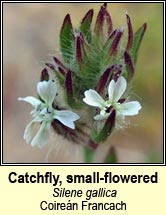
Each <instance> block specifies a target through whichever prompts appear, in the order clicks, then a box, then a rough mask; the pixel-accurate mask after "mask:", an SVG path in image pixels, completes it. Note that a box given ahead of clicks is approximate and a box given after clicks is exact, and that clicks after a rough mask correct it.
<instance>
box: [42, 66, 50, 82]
mask: <svg viewBox="0 0 166 215" xmlns="http://www.w3.org/2000/svg"><path fill="white" fill-rule="evenodd" d="M48 80H49V74H48V71H47V69H46V68H44V69H43V70H42V71H41V76H40V81H48Z"/></svg>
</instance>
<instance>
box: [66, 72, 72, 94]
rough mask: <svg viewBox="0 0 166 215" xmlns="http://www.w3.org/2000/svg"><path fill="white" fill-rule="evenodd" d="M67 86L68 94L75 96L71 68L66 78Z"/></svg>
mask: <svg viewBox="0 0 166 215" xmlns="http://www.w3.org/2000/svg"><path fill="white" fill-rule="evenodd" d="M65 87H66V92H67V96H68V97H70V98H72V97H73V82H72V72H71V70H68V71H67V74H66V80H65Z"/></svg>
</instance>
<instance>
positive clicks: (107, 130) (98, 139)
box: [92, 110, 116, 143]
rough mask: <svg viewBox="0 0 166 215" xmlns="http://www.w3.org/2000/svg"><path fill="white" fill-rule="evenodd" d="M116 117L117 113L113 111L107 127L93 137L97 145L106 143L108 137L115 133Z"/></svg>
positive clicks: (107, 121)
mask: <svg viewBox="0 0 166 215" xmlns="http://www.w3.org/2000/svg"><path fill="white" fill-rule="evenodd" d="M115 116H116V111H115V110H113V111H112V112H111V114H110V115H109V117H108V119H107V120H106V122H105V125H104V127H103V128H102V130H101V131H100V133H99V134H97V135H94V136H93V137H92V138H93V140H94V141H95V142H96V143H101V142H104V141H105V140H106V139H107V137H108V136H110V134H111V132H112V131H113V128H114V127H115Z"/></svg>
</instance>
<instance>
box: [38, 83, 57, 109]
mask: <svg viewBox="0 0 166 215" xmlns="http://www.w3.org/2000/svg"><path fill="white" fill-rule="evenodd" d="M37 92H38V94H39V96H40V97H41V98H42V99H43V100H44V101H45V103H47V104H49V105H51V104H52V103H53V101H54V98H55V96H56V93H57V85H56V83H55V82H54V81H52V80H49V81H42V82H39V83H38V84H37Z"/></svg>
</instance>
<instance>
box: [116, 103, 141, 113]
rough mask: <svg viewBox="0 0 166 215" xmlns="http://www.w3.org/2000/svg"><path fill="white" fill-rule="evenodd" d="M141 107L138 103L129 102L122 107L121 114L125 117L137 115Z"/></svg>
mask: <svg viewBox="0 0 166 215" xmlns="http://www.w3.org/2000/svg"><path fill="white" fill-rule="evenodd" d="M141 108H142V107H141V105H140V103H139V102H137V101H132V102H127V103H124V104H121V105H120V110H119V111H120V114H122V115H125V116H133V115H137V114H138V112H139V110H140V109H141Z"/></svg>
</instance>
